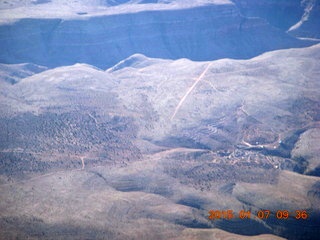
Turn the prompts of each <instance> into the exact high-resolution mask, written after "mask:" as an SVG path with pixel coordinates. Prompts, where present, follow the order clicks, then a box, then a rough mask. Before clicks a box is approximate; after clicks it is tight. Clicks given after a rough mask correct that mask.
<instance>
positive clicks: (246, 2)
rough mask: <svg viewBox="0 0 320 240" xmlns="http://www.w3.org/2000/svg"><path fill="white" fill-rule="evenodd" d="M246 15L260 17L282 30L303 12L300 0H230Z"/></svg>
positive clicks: (288, 26)
mask: <svg viewBox="0 0 320 240" xmlns="http://www.w3.org/2000/svg"><path fill="white" fill-rule="evenodd" d="M232 1H233V2H234V3H235V4H236V6H237V7H238V8H239V10H240V12H241V13H242V14H243V15H244V16H246V17H261V18H264V19H266V20H267V21H268V22H269V23H270V24H272V25H273V26H275V27H278V28H280V29H283V30H287V29H289V28H290V27H291V26H292V25H294V24H295V23H296V22H297V21H299V19H300V18H301V16H302V14H303V7H302V6H301V0H290V1H288V0H260V1H255V0H232Z"/></svg>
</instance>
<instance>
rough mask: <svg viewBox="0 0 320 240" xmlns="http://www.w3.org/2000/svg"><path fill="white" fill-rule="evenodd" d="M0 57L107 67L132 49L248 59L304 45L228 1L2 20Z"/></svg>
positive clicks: (196, 57) (175, 56)
mask: <svg viewBox="0 0 320 240" xmlns="http://www.w3.org/2000/svg"><path fill="white" fill-rule="evenodd" d="M0 32H1V35H2V37H1V38H0V45H1V46H2V48H3V49H5V50H4V51H1V52H0V61H1V62H5V63H20V62H34V63H37V64H41V65H46V66H50V67H55V66H61V65H70V64H73V63H76V62H84V63H89V64H92V65H95V66H98V67H102V68H106V67H110V66H112V65H114V64H115V63H117V62H118V61H120V60H122V59H124V58H126V57H128V56H130V55H132V54H134V53H142V54H144V55H146V56H149V57H157V58H171V59H178V58H189V59H191V60H213V59H219V58H250V57H253V56H255V55H258V54H260V53H262V52H265V51H270V50H274V49H279V48H284V47H286V48H287V47H297V46H303V45H306V43H305V42H301V41H298V40H296V39H294V38H292V37H290V36H288V35H287V34H285V33H283V32H281V31H279V30H277V29H275V28H273V27H271V26H270V25H268V23H267V22H266V21H262V20H261V19H252V18H251V19H247V18H244V17H242V16H241V14H240V13H239V11H238V9H237V8H236V6H235V5H233V4H218V5H209V6H203V7H196V8H185V9H175V10H157V11H155V10H153V11H151V10H149V11H141V12H136V13H127V14H116V15H102V16H91V17H88V16H87V17H86V16H79V17H77V18H73V19H64V20H61V19H21V20H19V21H17V22H15V23H10V24H8V23H7V24H2V26H1V27H0Z"/></svg>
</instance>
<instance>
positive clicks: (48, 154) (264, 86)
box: [0, 45, 320, 239]
mask: <svg viewBox="0 0 320 240" xmlns="http://www.w3.org/2000/svg"><path fill="white" fill-rule="evenodd" d="M319 58H320V45H315V46H312V47H309V48H302V49H288V50H278V51H274V52H268V53H265V54H263V55H260V56H258V57H255V58H252V59H249V60H232V59H221V60H216V61H210V62H194V61H191V60H188V59H179V60H175V61H174V60H163V59H152V58H148V57H146V56H143V55H141V54H135V55H133V56H131V57H129V58H127V59H124V60H123V61H120V62H119V63H118V64H116V65H115V66H114V67H111V68H110V69H108V70H106V71H104V70H101V69H98V68H96V67H92V66H89V65H86V64H75V65H72V66H64V67H58V68H54V69H49V70H45V71H42V72H39V73H34V74H33V75H31V76H26V77H25V78H23V79H21V80H20V81H18V82H17V83H15V84H13V85H8V86H7V90H6V93H7V95H6V96H2V98H5V99H6V98H10V99H14V100H15V102H12V104H13V106H17V105H18V106H19V108H17V107H10V106H9V107H6V105H4V106H2V108H4V109H3V110H2V112H3V114H2V117H1V119H0V124H1V129H2V132H1V134H0V136H1V137H2V138H1V141H0V142H1V143H2V144H1V181H2V184H1V186H0V187H1V189H2V190H1V191H2V192H3V193H4V194H3V195H2V196H1V198H2V199H3V201H1V205H0V208H1V213H2V215H1V217H2V218H1V219H2V220H1V221H2V223H1V225H2V226H4V228H5V229H6V234H8V235H4V236H11V235H10V234H11V230H9V229H10V228H11V227H12V224H18V225H19V230H18V231H19V234H21V236H38V237H39V236H40V235H39V234H41V231H45V232H46V234H49V235H45V236H44V238H45V237H51V236H60V235H54V234H57V233H56V231H57V232H60V233H59V234H63V236H64V234H68V232H69V231H74V230H72V229H77V232H79V234H80V235H79V236H87V237H88V238H90V237H94V238H99V237H101V236H103V233H102V231H103V232H104V233H105V234H107V235H108V236H110V237H111V238H114V239H117V237H116V236H117V235H119V239H123V238H125V236H127V235H132V236H134V238H138V235H136V234H137V232H136V230H133V229H140V231H142V232H144V234H145V235H144V237H142V238H145V239H148V238H150V237H151V236H161V237H163V238H165V239H168V238H170V237H171V238H176V237H177V236H178V235H181V236H189V237H191V236H194V237H195V238H200V236H215V234H218V233H217V232H215V231H216V230H209V229H208V230H203V231H202V230H199V228H212V227H216V228H219V229H223V230H225V231H228V232H233V233H236V234H242V235H243V234H244V235H258V234H276V235H278V236H282V237H286V238H293V236H295V237H296V238H300V237H302V235H301V233H302V232H304V233H305V234H307V235H308V236H316V235H317V234H318V232H317V229H318V228H314V227H311V226H314V225H317V224H319V223H318V222H317V219H318V217H319V216H318V215H317V212H318V210H319V209H318V207H317V206H319V205H318V202H319V201H320V200H319V194H318V184H317V183H318V168H319V162H318V161H317V156H318V155H319V149H318V148H317V145H316V144H315V145H310V144H311V143H312V141H313V140H312V139H311V138H310V137H309V136H313V137H314V138H315V139H316V138H317V132H318V130H317V129H318V128H319V116H320V115H319V114H320V107H319V101H320V99H319V94H318V89H319V82H318V78H317V76H318V74H319V70H318V69H319V66H318V65H319ZM155 73H161V74H155ZM17 101H18V102H19V103H17ZM4 113H6V114H4ZM306 141H307V143H305V142H306ZM308 141H309V142H308ZM308 174H309V175H312V176H307V175H308ZM297 178H299V179H300V180H299V181H293V179H297ZM79 179H81V180H79ZM60 182H61V183H63V184H62V185H61V184H60ZM293 182H294V184H295V185H294V186H295V187H294V189H295V190H294V191H293V187H292V186H293V185H292V184H293ZM12 186H15V187H19V188H21V191H22V192H23V194H22V195H20V196H21V197H20V198H18V199H20V200H18V199H17V195H16V192H15V191H13V190H10V189H15V187H14V188H12ZM45 189H46V190H45ZM51 189H56V190H51ZM72 189H73V190H72ZM261 189H265V191H262V190H261ZM290 189H291V190H290ZM266 191H267V192H270V193H271V192H272V193H273V194H272V195H268V194H267V192H266ZM66 194H67V195H66ZM31 196H33V200H32V201H33V202H34V203H33V204H30V205H28V206H25V202H24V201H25V200H26V199H31ZM45 196H46V197H45ZM111 196H112V198H111V199H110V197H111ZM77 199H81V200H77ZM97 199H99V200H97ZM261 199H264V201H262V200H261ZM77 201H79V202H77ZM92 201H94V202H95V203H94V206H95V207H94V206H93V205H92V204H91V203H92ZM290 201H294V204H293V203H291V202H290ZM107 202H108V203H107ZM224 202H226V205H224V204H223V203H224ZM36 203H37V204H36ZM68 203H72V205H73V207H72V208H68V209H67V208H65V207H66V206H69V204H68ZM10 206H15V207H14V208H10ZM133 206H134V207H133ZM226 206H228V209H233V210H234V212H235V213H237V212H239V211H241V209H243V208H244V209H251V211H252V212H253V213H255V214H256V213H257V212H258V211H259V210H260V209H269V210H270V211H271V212H272V214H274V215H273V217H272V218H270V220H266V221H262V222H261V221H258V220H256V219H252V220H248V221H251V222H250V226H255V227H254V230H253V229H252V228H250V229H248V228H246V227H245V226H247V225H246V224H247V222H245V221H243V220H241V219H234V220H233V221H231V220H223V219H222V220H219V221H208V219H207V213H208V211H209V210H210V209H224V208H225V207H226ZM49 208H51V209H52V211H50V210H49ZM298 208H299V209H300V208H301V209H307V210H308V214H309V215H310V218H309V219H308V221H305V222H304V223H305V224H303V225H301V227H300V228H297V226H296V222H295V220H290V221H287V222H284V221H280V220H276V219H275V214H276V213H277V211H278V210H279V209H287V210H288V211H290V213H291V214H294V212H295V210H298ZM79 209H81V210H80V211H79ZM99 209H103V211H105V212H107V213H108V214H106V215H101V216H100V217H97V216H96V214H98V212H99V211H101V210H99ZM60 211H63V212H64V214H63V217H62V216H61V214H60ZM121 216H126V218H127V219H122V217H121ZM110 219H112V220H110ZM62 220H63V221H68V222H72V223H73V224H70V225H68V226H62V225H61V221H62ZM279 221H280V222H279ZM106 222H109V223H108V224H107V225H105V223H106ZM142 223H144V224H142ZM30 224H31V225H32V226H34V228H33V229H32V230H27V229H26V226H29V225H30ZM112 224H116V225H117V226H118V228H114V227H112V226H113V225H112ZM141 224H142V225H141ZM143 226H152V227H151V228H150V229H152V230H150V231H151V232H150V231H149V230H147V229H146V228H145V227H143ZM156 226H157V227H156ZM165 226H166V228H168V227H169V230H167V231H165V232H163V228H164V227H165ZM49 228H50V229H53V230H50V231H49V232H48V231H47V230H46V229H49ZM111 229H113V230H111ZM121 229H127V230H126V231H123V230H121ZM293 229H296V230H295V231H294V230H293ZM39 231H40V232H39ZM106 232H107V233H106ZM185 234H186V235H185ZM219 234H222V236H223V235H224V234H227V233H222V232H221V233H219ZM293 234H294V235H293ZM227 236H228V234H227V235H226V237H227ZM261 237H262V236H261ZM263 237H264V236H263ZM265 237H266V238H268V237H267V236H265ZM139 238H140V237H139ZM257 239H259V238H257Z"/></svg>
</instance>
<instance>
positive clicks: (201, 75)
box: [171, 63, 211, 121]
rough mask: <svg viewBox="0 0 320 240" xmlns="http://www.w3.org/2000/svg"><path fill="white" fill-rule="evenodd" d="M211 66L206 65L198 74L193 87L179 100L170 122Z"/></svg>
mask: <svg viewBox="0 0 320 240" xmlns="http://www.w3.org/2000/svg"><path fill="white" fill-rule="evenodd" d="M210 66H211V63H209V64H208V65H207V67H206V68H205V70H204V71H203V72H202V73H201V74H200V76H199V77H198V78H197V79H196V81H195V82H194V83H193V85H192V86H191V87H190V88H189V89H188V91H187V92H186V93H185V95H184V96H183V97H182V98H181V100H180V102H179V104H178V105H177V107H176V109H175V110H174V113H173V114H172V116H171V121H172V120H173V119H174V117H175V116H176V114H177V112H178V111H179V109H180V107H181V106H182V104H183V102H184V101H185V100H186V99H187V97H188V96H189V94H190V93H191V92H192V91H193V89H194V88H195V87H196V86H197V84H198V83H199V82H200V81H201V79H202V78H203V77H204V76H205V74H206V73H207V71H208V70H209V68H210Z"/></svg>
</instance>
